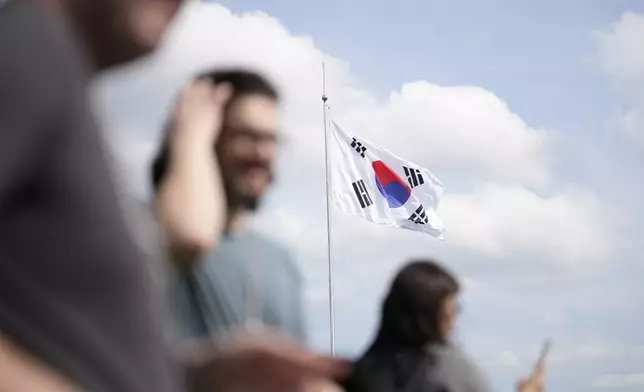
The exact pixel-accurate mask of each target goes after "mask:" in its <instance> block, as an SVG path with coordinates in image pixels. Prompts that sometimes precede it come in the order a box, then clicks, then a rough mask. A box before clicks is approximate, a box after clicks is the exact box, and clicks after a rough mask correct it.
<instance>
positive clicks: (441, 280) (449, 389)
mask: <svg viewBox="0 0 644 392" xmlns="http://www.w3.org/2000/svg"><path fill="white" fill-rule="evenodd" d="M458 294H459V284H458V282H457V281H456V279H455V278H454V277H453V276H452V275H451V274H450V273H449V272H448V271H447V270H445V269H444V268H442V267H441V266H440V265H438V264H436V263H434V262H432V261H415V262H412V263H409V264H407V265H406V266H405V267H403V268H402V269H401V270H400V271H399V272H398V274H397V275H396V277H395V278H394V280H393V283H392V285H391V288H390V290H389V293H388V294H387V297H386V299H385V301H384V303H383V305H382V313H381V321H380V328H379V330H378V333H377V335H376V338H375V340H374V341H373V343H372V344H371V346H370V347H369V348H368V349H367V351H366V353H365V354H364V355H363V356H362V358H360V359H359V360H358V361H357V363H356V364H355V368H354V371H353V374H352V376H351V377H350V379H349V380H348V381H347V382H346V390H347V392H397V391H400V392H402V391H405V392H421V391H423V392H486V391H489V390H490V389H489V388H488V382H487V380H486V379H485V377H484V376H483V375H482V374H481V372H480V371H479V369H478V368H477V367H476V366H475V365H474V363H472V362H471V361H470V360H469V359H468V358H467V357H466V355H465V354H464V353H463V352H461V351H460V350H459V349H458V348H457V347H455V346H454V345H453V344H452V343H450V337H451V334H452V331H453V330H454V326H455V324H456V318H457V315H458ZM544 372H545V369H544V368H543V364H542V363H541V361H540V364H539V366H538V368H537V369H536V371H535V373H534V374H533V375H532V376H531V377H529V378H527V379H525V380H521V381H520V384H519V387H518V391H519V392H541V391H543V377H544Z"/></svg>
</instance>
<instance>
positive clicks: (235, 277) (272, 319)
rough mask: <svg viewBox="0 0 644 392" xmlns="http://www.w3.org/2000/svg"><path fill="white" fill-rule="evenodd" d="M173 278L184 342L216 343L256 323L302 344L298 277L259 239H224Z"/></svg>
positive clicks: (282, 255)
mask: <svg viewBox="0 0 644 392" xmlns="http://www.w3.org/2000/svg"><path fill="white" fill-rule="evenodd" d="M174 278H175V279H174V282H175V283H174V289H175V298H176V309H175V310H176V316H177V318H178V322H179V327H180V331H181V333H182V335H183V336H184V337H185V338H204V337H217V336H219V335H222V334H225V333H227V332H230V331H231V330H232V329H235V328H236V327H240V326H244V325H245V324H246V323H247V322H249V321H252V318H253V317H257V318H258V319H260V320H259V321H261V322H262V323H263V324H264V325H266V326H274V327H278V328H280V329H281V330H282V331H284V332H286V333H288V334H289V335H291V336H292V337H293V338H295V339H297V340H299V341H301V342H304V341H305V332H304V320H303V316H302V310H303V309H302V295H303V293H302V279H301V277H300V274H299V271H298V270H297V268H296V266H295V264H294V263H293V260H292V259H291V257H290V256H289V254H288V253H287V252H286V251H285V250H284V249H283V248H282V247H280V246H278V245H277V244H275V243H273V242H272V241H270V240H268V239H266V238H265V237H263V236H260V235H258V234H255V233H247V234H244V235H226V236H224V238H223V239H222V241H221V243H220V244H219V246H218V247H217V249H216V250H215V251H213V252H210V253H208V254H206V255H204V256H203V257H202V259H201V260H200V261H199V262H198V263H196V264H195V265H194V266H193V267H191V268H190V269H186V270H182V271H178V270H177V271H176V274H175V276H174Z"/></svg>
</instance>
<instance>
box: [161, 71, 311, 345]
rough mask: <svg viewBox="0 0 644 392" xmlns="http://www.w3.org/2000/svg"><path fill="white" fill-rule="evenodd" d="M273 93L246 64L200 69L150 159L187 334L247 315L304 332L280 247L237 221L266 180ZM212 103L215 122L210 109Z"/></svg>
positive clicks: (292, 276)
mask: <svg viewBox="0 0 644 392" xmlns="http://www.w3.org/2000/svg"><path fill="white" fill-rule="evenodd" d="M213 84H214V86H216V87H213ZM213 88H214V90H213ZM212 91H214V93H212ZM278 99H279V97H278V94H277V91H276V90H275V88H274V87H273V86H272V85H271V84H270V83H269V82H268V81H266V80H265V79H264V78H263V77H261V76H260V75H258V74H256V73H253V72H248V71H243V70H226V71H215V72H211V73H208V74H205V75H202V76H201V77H200V78H197V80H196V81H195V82H193V83H192V84H191V85H189V86H188V87H187V88H186V90H185V91H184V93H183V97H182V99H181V100H180V102H179V103H178V105H177V107H176V110H175V113H174V117H173V118H172V121H171V122H170V124H171V126H170V129H169V130H168V131H169V133H168V135H167V136H166V140H165V143H164V145H163V146H162V147H161V149H160V153H159V155H158V156H157V158H156V159H155V162H154V165H153V168H152V180H153V185H154V188H155V190H156V191H157V198H156V212H157V215H158V217H159V220H160V221H161V222H162V224H163V226H164V228H165V231H166V233H167V234H168V235H169V241H170V246H171V248H172V253H173V255H174V259H175V262H176V263H177V265H178V267H179V268H178V278H177V282H178V283H177V287H176V289H177V290H176V293H177V304H178V307H177V312H178V313H177V315H178V318H179V322H180V325H181V327H182V329H183V333H184V335H185V336H187V337H193V338H194V337H196V338H203V337H213V336H218V335H222V334H225V333H227V332H230V331H232V330H235V329H236V328H237V327H241V326H244V325H246V324H248V323H249V322H252V321H253V319H254V318H256V319H257V320H256V321H258V322H260V323H261V324H263V325H265V326H272V327H277V328H278V329H279V330H281V331H282V332H285V333H288V334H289V335H290V336H291V337H293V338H295V339H297V340H299V341H300V342H303V341H304V340H305V333H304V326H303V317H302V301H301V300H302V287H301V278H300V275H299V272H298V270H297V269H296V267H295V265H294V263H293V261H292V260H291V258H290V257H289V254H288V253H287V252H286V251H285V250H284V249H282V248H281V247H279V246H277V245H276V244H274V243H273V242H271V241H269V240H268V239H266V238H264V237H262V236H261V235H258V234H255V233H252V232H250V231H248V230H247V228H246V227H245V219H246V216H247V215H248V214H252V213H254V212H255V211H256V210H257V208H258V207H259V204H260V199H261V197H262V196H263V195H264V193H265V192H266V190H267V188H268V187H269V185H270V184H271V181H272V177H273V172H272V170H273V165H274V161H275V157H276V145H277V129H278V123H279V121H278ZM221 105H224V113H223V114H222V115H223V124H222V125H219V124H215V123H214V122H213V120H212V111H213V108H217V107H219V106H221Z"/></svg>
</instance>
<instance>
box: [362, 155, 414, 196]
mask: <svg viewBox="0 0 644 392" xmlns="http://www.w3.org/2000/svg"><path fill="white" fill-rule="evenodd" d="M371 167H373V171H374V172H375V173H376V185H377V186H378V190H379V191H380V193H381V194H382V196H384V198H385V199H386V200H387V203H388V204H389V208H398V207H401V206H403V205H405V203H407V200H409V198H410V197H411V188H410V187H409V185H407V183H406V182H405V181H404V180H403V179H402V178H400V176H399V175H398V173H396V172H395V171H394V170H393V169H392V168H390V167H389V166H387V164H386V163H384V162H383V161H374V162H372V163H371Z"/></svg>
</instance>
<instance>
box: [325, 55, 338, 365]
mask: <svg viewBox="0 0 644 392" xmlns="http://www.w3.org/2000/svg"><path fill="white" fill-rule="evenodd" d="M327 100H328V98H327V96H326V66H325V64H324V61H322V115H323V119H324V154H325V162H324V166H325V169H326V235H327V257H328V266H329V332H330V343H331V355H333V356H335V317H334V306H333V261H332V258H331V184H330V180H331V175H330V172H329V171H330V166H329V163H330V162H329V161H330V160H331V157H330V151H329V135H328V129H327V123H328V118H327V104H326V101H327Z"/></svg>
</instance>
